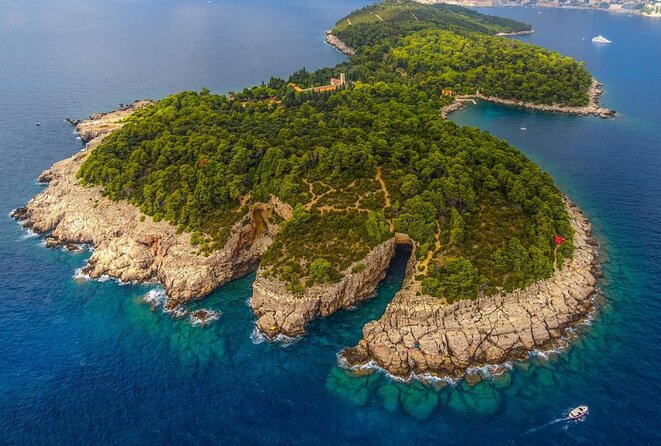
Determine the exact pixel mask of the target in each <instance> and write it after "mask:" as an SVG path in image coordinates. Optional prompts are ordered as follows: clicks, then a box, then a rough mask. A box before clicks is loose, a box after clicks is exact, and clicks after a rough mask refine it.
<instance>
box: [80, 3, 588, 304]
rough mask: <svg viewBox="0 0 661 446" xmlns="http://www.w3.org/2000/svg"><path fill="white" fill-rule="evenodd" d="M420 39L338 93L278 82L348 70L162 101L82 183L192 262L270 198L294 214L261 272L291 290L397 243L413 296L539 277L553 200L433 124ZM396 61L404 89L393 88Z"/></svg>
mask: <svg viewBox="0 0 661 446" xmlns="http://www.w3.org/2000/svg"><path fill="white" fill-rule="evenodd" d="M471 14H477V13H472V12H471ZM437 32H438V31H433V33H437ZM424 33H432V32H429V31H427V32H423V35H421V37H418V36H417V35H415V34H412V35H410V36H409V37H407V38H406V39H405V40H404V46H403V47H402V50H401V51H399V52H396V51H395V50H396V49H393V55H392V56H391V58H390V59H391V60H389V61H387V62H373V63H375V64H379V66H380V67H381V68H380V69H381V70H382V73H383V74H384V75H383V76H382V77H381V76H380V75H378V74H377V75H378V76H379V77H381V78H380V79H374V78H371V79H367V80H365V81H359V80H358V81H355V82H351V83H350V84H349V85H346V86H344V87H342V88H339V89H338V90H337V91H335V92H326V93H314V92H303V93H297V92H296V91H294V90H293V89H292V88H291V87H290V86H289V85H288V82H296V83H304V82H305V81H307V82H310V83H313V82H314V79H319V78H321V77H322V76H326V78H327V77H328V76H330V75H333V74H335V73H336V71H335V70H343V69H344V68H347V67H350V66H351V65H352V64H354V63H355V64H356V65H353V66H354V67H355V66H359V65H360V62H354V61H353V60H352V61H349V62H348V63H345V64H343V65H342V66H340V67H336V68H335V69H324V70H320V71H319V72H313V73H310V72H307V71H305V70H301V71H299V72H297V73H295V74H294V75H292V77H291V78H290V79H289V80H288V82H286V81H284V80H281V79H275V78H274V79H271V80H270V82H269V83H268V84H264V85H261V86H258V87H254V88H250V89H246V90H244V91H243V92H239V93H235V94H233V95H230V96H222V95H215V94H211V93H210V92H209V91H208V90H203V91H201V92H182V93H178V94H175V95H172V96H170V97H168V98H165V99H163V100H161V101H159V102H157V103H156V104H155V105H153V106H150V107H147V108H144V109H141V110H139V111H137V112H136V113H135V114H134V115H132V116H131V117H130V118H128V120H127V123H126V125H125V126H123V127H122V128H121V129H120V130H118V131H116V132H114V133H113V134H111V135H110V136H108V137H107V138H106V139H105V140H104V141H103V142H102V143H101V144H100V145H99V146H98V147H97V148H96V149H95V150H94V151H93V152H92V153H91V154H90V156H89V157H88V158H87V160H86V161H85V162H84V164H83V166H82V168H81V170H80V172H79V176H80V178H81V179H82V181H83V183H84V184H88V185H102V186H104V193H105V195H106V196H108V197H110V198H111V199H114V200H124V199H126V200H129V201H130V202H131V203H133V204H134V205H136V206H138V207H140V209H141V210H142V211H143V212H144V213H145V214H147V215H150V216H152V217H153V218H154V219H155V220H161V219H165V220H167V221H169V222H170V223H172V224H173V225H177V226H178V227H179V228H180V229H181V230H185V231H188V232H190V233H191V242H192V244H193V245H195V246H196V249H197V250H198V251H199V252H200V253H201V254H205V253H208V252H210V251H211V250H214V249H217V248H219V247H222V245H223V244H224V242H225V240H226V239H227V236H228V235H229V231H230V228H231V226H232V224H233V223H234V222H236V221H238V220H239V219H240V218H241V217H242V216H243V215H245V212H247V207H248V205H249V204H250V203H252V202H260V201H262V202H263V201H267V200H268V199H269V198H270V197H271V196H276V197H278V198H280V199H281V200H282V201H284V202H286V203H288V204H290V205H291V206H292V207H293V208H294V213H293V217H292V218H291V219H290V220H288V221H286V222H281V224H282V228H281V231H280V232H279V234H278V235H277V236H276V239H275V240H274V243H273V244H272V245H271V246H270V247H269V249H268V250H267V252H266V253H265V254H264V257H263V259H262V266H263V267H264V268H265V270H266V274H267V275H271V276H274V277H277V278H280V279H282V280H283V281H285V282H286V284H287V286H288V287H289V289H290V290H291V291H292V292H294V293H298V292H301V291H303V290H304V289H305V288H306V287H309V286H311V285H313V284H315V283H324V282H336V281H338V280H340V278H341V277H342V276H343V275H344V274H346V273H349V272H352V271H353V272H356V271H359V270H360V269H362V268H364V267H365V265H362V264H361V263H360V262H361V260H362V259H363V258H364V257H365V255H366V254H367V253H368V252H369V251H370V250H371V249H372V248H373V247H375V246H376V245H378V244H380V243H382V242H383V241H385V240H387V239H389V238H391V237H392V236H393V234H394V232H403V233H407V234H409V236H410V237H411V238H412V239H413V240H414V241H415V243H416V255H417V258H418V260H419V261H418V271H417V274H418V278H419V279H420V280H421V282H422V285H423V292H425V293H427V294H430V295H433V296H438V297H443V298H446V299H448V300H449V301H453V300H456V299H461V298H474V297H476V296H478V295H479V294H481V293H486V294H489V293H493V292H496V291H498V290H499V289H507V290H510V289H513V288H517V287H521V286H524V285H526V284H528V283H530V282H532V281H534V280H535V279H537V278H540V277H547V276H549V275H550V274H551V273H552V271H553V268H554V259H555V256H556V253H555V248H556V246H555V244H554V241H553V238H554V235H556V234H559V235H562V236H564V237H566V238H567V240H568V241H567V242H566V243H564V244H562V245H560V247H559V249H558V250H557V257H558V258H559V262H562V259H563V258H565V257H566V256H568V255H570V254H571V252H572V250H573V245H572V243H571V239H572V228H571V225H570V223H569V218H568V215H567V212H566V210H565V207H564V202H563V198H562V196H561V194H560V192H559V191H558V190H557V188H556V187H555V186H554V185H553V182H552V180H551V178H550V177H549V176H548V175H547V174H545V173H544V172H542V171H541V170H540V169H539V168H538V167H537V166H536V165H534V164H533V163H532V162H530V161H529V160H527V159H526V158H525V157H524V156H523V155H522V154H521V153H520V152H518V151H517V150H516V149H514V148H513V147H511V146H509V145H508V144H507V143H505V142H503V141H500V140H498V139H496V138H494V137H492V136H491V135H489V134H488V133H486V132H482V131H479V130H477V129H474V128H467V127H459V126H457V125H455V124H453V123H452V122H450V121H447V120H444V119H442V118H441V117H440V114H439V110H440V107H441V106H442V105H443V104H444V101H445V99H446V98H441V97H440V95H439V94H438V91H436V90H434V89H433V88H430V86H429V83H428V82H426V81H425V79H426V76H424V73H425V68H424V67H423V66H422V65H415V64H416V63H417V62H413V60H414V59H415V58H414V57H413V56H412V55H416V56H417V55H420V54H421V53H424V52H425V51H426V50H425V49H424V48H425V45H423V46H422V47H421V48H418V47H417V42H418V40H417V39H419V38H424V37H422V36H424V35H426V34H424ZM440 33H441V34H439V35H438V36H437V37H438V38H440V39H442V38H446V36H445V34H443V33H444V32H440ZM435 38H436V37H435ZM449 38H450V39H453V38H454V37H453V36H450V37H449ZM457 38H459V37H457ZM461 39H463V37H461ZM475 42H477V40H475ZM428 45H433V44H432V43H429V44H428ZM462 45H463V44H462ZM476 46H477V45H476ZM414 48H415V50H413V49H414ZM407 55H408V57H409V58H408V59H407ZM361 57H366V56H357V57H356V59H358V60H360V59H361ZM531 57H532V58H533V59H534V57H533V56H531ZM428 58H429V59H430V60H432V61H433V60H434V57H433V55H428ZM404 62H406V64H407V68H406V69H407V70H408V71H409V72H410V74H409V75H408V79H409V81H408V82H401V81H395V80H392V79H389V76H390V75H388V74H387V73H392V71H389V69H390V68H391V67H392V66H393V65H396V66H398V68H402V67H403V64H404ZM457 63H462V62H457ZM465 63H470V62H468V61H466V62H465ZM400 65H402V66H400ZM409 65H410V67H409ZM414 65H415V68H411V67H413V66H414ZM473 65H475V64H473ZM457 66H458V65H457ZM533 67H535V65H534V64H533V63H532V62H531V64H529V65H528V69H531V70H532V69H534V68H533ZM433 71H434V72H433V73H428V75H429V76H442V74H441V73H438V72H436V70H433ZM347 72H351V71H350V70H347ZM541 75H542V76H546V75H547V73H542V74H541ZM573 91H576V89H574V90H573Z"/></svg>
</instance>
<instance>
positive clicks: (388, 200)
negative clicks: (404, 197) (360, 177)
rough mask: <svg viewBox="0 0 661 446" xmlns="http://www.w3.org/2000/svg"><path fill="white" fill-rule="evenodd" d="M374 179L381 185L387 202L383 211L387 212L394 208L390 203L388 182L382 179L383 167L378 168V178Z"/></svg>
mask: <svg viewBox="0 0 661 446" xmlns="http://www.w3.org/2000/svg"><path fill="white" fill-rule="evenodd" d="M374 179H375V180H376V181H378V182H379V184H380V185H381V191H382V192H383V196H384V200H385V206H383V210H384V211H385V210H386V209H387V208H389V207H392V204H391V203H390V193H388V188H387V187H386V182H385V181H383V178H382V177H381V166H379V167H377V168H376V176H375V177H374Z"/></svg>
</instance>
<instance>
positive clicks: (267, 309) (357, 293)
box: [252, 239, 395, 339]
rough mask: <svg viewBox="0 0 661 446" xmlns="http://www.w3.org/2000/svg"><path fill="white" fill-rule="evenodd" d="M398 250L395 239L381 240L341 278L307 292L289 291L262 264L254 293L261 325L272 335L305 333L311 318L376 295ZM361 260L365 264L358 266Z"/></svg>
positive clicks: (253, 298)
mask: <svg viewBox="0 0 661 446" xmlns="http://www.w3.org/2000/svg"><path fill="white" fill-rule="evenodd" d="M394 251H395V241H394V239H391V240H388V241H386V242H384V243H381V244H380V245H377V246H376V247H375V248H374V249H372V251H371V252H370V253H369V254H368V255H367V257H365V259H363V260H361V261H359V262H356V263H355V264H353V265H351V266H349V267H348V268H347V269H346V271H344V274H343V276H344V277H343V278H342V280H341V281H340V282H338V283H332V284H316V285H313V286H312V287H310V288H307V289H306V290H305V292H304V293H303V295H296V294H292V293H291V292H289V291H288V290H287V289H286V286H285V283H284V282H282V281H281V280H278V279H276V278H273V277H269V278H266V277H265V274H264V273H265V270H264V269H262V268H260V269H259V270H258V272H257V279H256V280H255V283H254V284H253V295H252V308H253V310H254V311H255V315H256V316H257V317H258V320H257V327H258V328H259V330H260V331H262V333H264V334H265V335H266V336H267V337H268V338H270V339H273V338H275V337H277V336H278V335H285V336H289V337H294V336H299V335H302V334H303V333H305V324H306V323H307V322H308V321H310V320H312V319H315V318H317V317H326V316H330V315H331V314H333V313H335V312H336V311H337V310H340V309H346V308H349V307H352V306H354V305H356V304H357V303H360V302H361V301H363V300H365V299H367V298H369V297H370V296H372V295H373V293H374V290H375V289H376V287H377V285H378V284H379V282H380V281H381V279H383V277H384V276H385V274H386V270H387V268H388V264H389V263H390V259H391V258H392V256H393V254H394ZM358 264H361V265H362V266H363V267H361V268H356V266H357V265H358Z"/></svg>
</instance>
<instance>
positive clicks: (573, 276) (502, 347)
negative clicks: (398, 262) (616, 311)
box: [342, 200, 600, 378]
mask: <svg viewBox="0 0 661 446" xmlns="http://www.w3.org/2000/svg"><path fill="white" fill-rule="evenodd" d="M566 205H567V209H568V211H569V212H570V215H571V221H572V226H573V228H574V231H575V235H574V243H575V246H576V250H575V252H574V254H573V257H572V258H571V259H567V260H566V261H565V264H564V265H563V266H562V268H559V269H557V270H556V271H555V273H554V274H553V275H552V277H550V278H549V279H546V280H541V281H538V282H536V283H534V284H533V285H530V286H528V287H527V288H525V289H521V290H515V291H514V292H511V293H502V294H499V295H495V296H487V297H480V298H478V299H476V300H462V301H459V302H456V303H453V304H447V303H444V302H442V301H441V300H439V299H438V298H434V297H430V296H426V295H423V294H422V293H421V291H420V282H419V281H418V280H416V278H415V271H416V262H415V257H414V256H411V259H410V260H409V265H408V271H407V277H406V279H405V281H404V285H403V286H402V289H401V290H400V291H399V292H398V293H397V295H396V296H395V298H394V299H393V301H392V302H391V303H390V304H389V305H388V307H387V309H386V311H385V313H384V315H383V316H382V317H381V319H379V320H377V321H373V322H370V323H368V324H367V325H365V327H364V329H363V339H362V340H361V341H360V342H359V343H358V345H356V346H355V347H353V348H349V349H346V350H345V351H344V352H342V357H343V358H344V360H345V361H346V363H347V364H348V365H349V366H353V367H357V366H358V367H360V366H365V365H373V366H377V367H379V368H382V369H384V370H385V371H387V372H388V373H391V374H392V375H395V376H399V377H405V378H406V377H409V376H411V375H412V374H417V375H420V374H425V373H431V374H433V375H436V376H462V375H463V374H465V373H466V371H467V370H468V369H469V368H471V367H475V366H482V365H489V364H494V365H495V364H501V363H504V362H507V361H511V360H517V359H524V358H525V357H527V355H528V354H529V353H530V352H531V351H532V350H535V349H548V348H553V347H554V346H557V345H561V344H564V343H566V341H565V336H566V334H567V330H568V329H569V328H571V327H574V326H576V325H577V324H579V323H581V322H582V321H584V320H585V319H586V318H587V317H588V316H589V315H590V314H591V313H592V312H593V310H594V303H593V299H592V298H593V296H594V294H595V285H596V277H597V276H598V275H599V274H600V269H599V265H598V262H597V251H596V248H595V243H594V242H593V241H592V239H591V228H590V224H589V222H588V221H587V219H586V218H585V216H584V215H583V214H582V213H581V211H580V210H579V209H578V208H577V207H576V206H575V205H574V204H573V203H571V202H569V201H568V200H567V203H566Z"/></svg>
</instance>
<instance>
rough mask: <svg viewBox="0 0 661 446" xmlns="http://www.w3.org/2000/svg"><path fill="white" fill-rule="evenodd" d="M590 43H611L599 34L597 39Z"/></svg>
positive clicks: (594, 38)
mask: <svg viewBox="0 0 661 446" xmlns="http://www.w3.org/2000/svg"><path fill="white" fill-rule="evenodd" d="M592 41H593V42H594V43H613V42H611V41H610V40H608V39H607V38H605V37H604V36H602V35H601V34H599V35H598V36H597V37H593V38H592Z"/></svg>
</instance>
